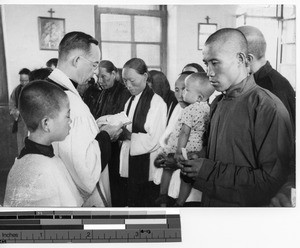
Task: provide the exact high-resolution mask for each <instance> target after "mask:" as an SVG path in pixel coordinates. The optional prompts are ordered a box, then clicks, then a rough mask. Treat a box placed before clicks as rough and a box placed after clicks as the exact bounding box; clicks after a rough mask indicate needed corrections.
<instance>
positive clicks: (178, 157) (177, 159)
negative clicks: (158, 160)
mask: <svg viewBox="0 0 300 248" xmlns="http://www.w3.org/2000/svg"><path fill="white" fill-rule="evenodd" d="M174 159H175V160H176V161H181V160H183V156H182V154H181V152H176V153H175V155H174Z"/></svg>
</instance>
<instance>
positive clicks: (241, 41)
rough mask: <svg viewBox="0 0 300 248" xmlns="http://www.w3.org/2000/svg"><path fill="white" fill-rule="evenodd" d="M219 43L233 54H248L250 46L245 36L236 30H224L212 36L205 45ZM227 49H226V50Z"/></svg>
mask: <svg viewBox="0 0 300 248" xmlns="http://www.w3.org/2000/svg"><path fill="white" fill-rule="evenodd" d="M211 43H218V44H220V46H223V47H226V49H230V50H231V51H232V52H237V53H239V52H242V53H244V54H245V55H247V54H248V44H247V40H246V37H245V36H244V34H243V33H242V32H241V31H239V30H237V29H235V28H223V29H219V30H217V31H216V32H215V33H213V34H212V35H210V36H209V37H208V39H207V40H206V42H205V45H209V44H211ZM224 49H225V48H224Z"/></svg>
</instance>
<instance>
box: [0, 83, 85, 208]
mask: <svg viewBox="0 0 300 248" xmlns="http://www.w3.org/2000/svg"><path fill="white" fill-rule="evenodd" d="M19 109H20V114H21V116H22V118H23V120H24V122H25V124H26V126H27V128H28V130H29V132H30V134H29V136H28V137H27V138H26V139H25V147H24V148H23V149H22V151H21V153H20V155H19V156H18V158H16V160H15V163H14V165H13V166H12V168H11V170H10V172H9V174H8V179H7V186H6V192H5V198H4V206H9V207H12V206H13V207H25V206H31V207H37V206H42V207H52V206H55V207H63V206H64V207H79V206H81V205H82V203H83V200H82V198H81V196H80V193H79V192H78V190H77V187H76V185H75V184H74V182H73V180H72V178H71V176H70V174H69V172H68V171H67V169H66V167H65V165H64V164H63V162H62V161H61V159H60V158H59V157H57V156H55V155H54V153H53V147H52V145H51V143H52V142H54V141H62V140H64V139H65V138H66V136H67V135H68V134H69V131H70V124H71V120H70V107H69V100H68V97H67V95H66V93H65V92H64V91H63V90H62V89H60V88H59V87H57V86H56V85H54V84H52V83H49V82H47V81H43V80H36V81H33V82H31V83H29V84H27V85H26V86H24V88H23V90H22V92H21V94H20V98H19Z"/></svg>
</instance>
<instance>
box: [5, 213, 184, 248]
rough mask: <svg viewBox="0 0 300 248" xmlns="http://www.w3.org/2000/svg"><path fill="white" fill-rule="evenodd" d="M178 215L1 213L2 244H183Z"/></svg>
mask: <svg viewBox="0 0 300 248" xmlns="http://www.w3.org/2000/svg"><path fill="white" fill-rule="evenodd" d="M175 212H176V211H174V210H172V211H171V210H170V211H168V210H166V211H74V212H72V211H24V212H0V243H66V242H69V243H80V242H81V243H83V242H84V243H105V242H116V243H117V242H118V243H120V242H124V243H125V242H181V224H180V215H179V214H178V213H175Z"/></svg>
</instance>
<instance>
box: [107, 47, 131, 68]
mask: <svg viewBox="0 0 300 248" xmlns="http://www.w3.org/2000/svg"><path fill="white" fill-rule="evenodd" d="M102 59H103V60H110V61H111V62H113V64H114V65H115V66H116V67H118V68H122V67H123V65H124V64H125V63H126V62H127V61H128V60H129V59H131V45H130V44H119V43H117V44H116V43H107V42H102Z"/></svg>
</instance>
